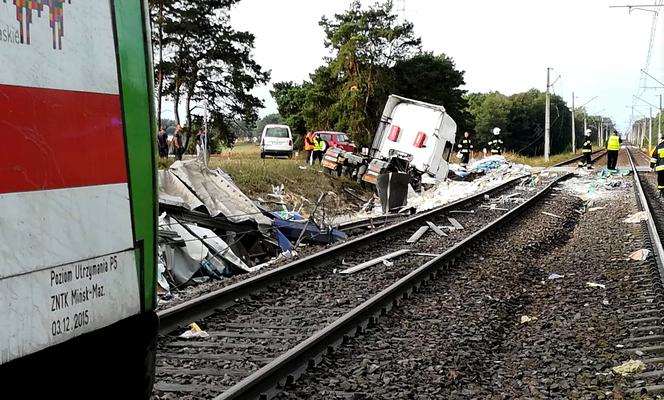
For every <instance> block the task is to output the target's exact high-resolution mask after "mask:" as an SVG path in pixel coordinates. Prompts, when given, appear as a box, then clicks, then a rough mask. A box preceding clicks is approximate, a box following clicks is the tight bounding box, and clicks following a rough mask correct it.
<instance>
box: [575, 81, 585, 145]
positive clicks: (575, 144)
mask: <svg viewBox="0 0 664 400" xmlns="http://www.w3.org/2000/svg"><path fill="white" fill-rule="evenodd" d="M583 133H584V135H585V133H586V131H585V130H584V131H583ZM572 154H576V120H575V119H574V92H572Z"/></svg>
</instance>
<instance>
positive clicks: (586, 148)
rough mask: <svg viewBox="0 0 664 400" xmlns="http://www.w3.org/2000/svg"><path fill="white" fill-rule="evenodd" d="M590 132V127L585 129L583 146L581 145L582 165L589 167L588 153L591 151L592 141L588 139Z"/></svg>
mask: <svg viewBox="0 0 664 400" xmlns="http://www.w3.org/2000/svg"><path fill="white" fill-rule="evenodd" d="M591 134H592V131H591V130H590V129H586V131H585V132H584V134H583V146H581V153H583V165H584V166H586V167H590V163H591V160H590V155H591V154H592V152H593V143H592V142H591V141H590V135H591Z"/></svg>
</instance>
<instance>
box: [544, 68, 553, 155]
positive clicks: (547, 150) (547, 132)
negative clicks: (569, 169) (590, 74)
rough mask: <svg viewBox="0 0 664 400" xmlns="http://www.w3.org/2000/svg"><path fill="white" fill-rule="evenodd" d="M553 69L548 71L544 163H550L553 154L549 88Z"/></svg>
mask: <svg viewBox="0 0 664 400" xmlns="http://www.w3.org/2000/svg"><path fill="white" fill-rule="evenodd" d="M550 73H551V68H547V69H546V110H545V112H544V161H549V154H550V153H551V110H550V108H551V95H550V93H549V86H551V85H550V82H551V76H550Z"/></svg>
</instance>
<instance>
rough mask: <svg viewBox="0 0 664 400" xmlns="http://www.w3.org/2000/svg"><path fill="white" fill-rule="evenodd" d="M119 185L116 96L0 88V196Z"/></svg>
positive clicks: (121, 157) (123, 172) (122, 164)
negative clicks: (25, 192)
mask: <svg viewBox="0 0 664 400" xmlns="http://www.w3.org/2000/svg"><path fill="white" fill-rule="evenodd" d="M63 79H66V78H63ZM123 182H127V168H126V158H125V142H124V131H123V129H122V113H121V109H120V96H118V95H111V94H99V93H87V92H73V91H66V90H54V89H40V88H27V87H19V86H8V85H0V193H12V192H24V191H32V190H47V189H61V188H67V187H78V186H93V185H104V184H113V183H123Z"/></svg>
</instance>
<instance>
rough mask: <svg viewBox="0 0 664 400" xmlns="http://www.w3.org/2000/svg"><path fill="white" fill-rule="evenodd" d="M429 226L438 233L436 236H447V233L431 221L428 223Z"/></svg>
mask: <svg viewBox="0 0 664 400" xmlns="http://www.w3.org/2000/svg"><path fill="white" fill-rule="evenodd" d="M427 225H429V228H431V230H432V231H434V232H436V235H438V236H447V234H446V233H445V232H443V231H442V230H441V229H440V228H439V227H438V226H437V225H436V224H434V223H433V222H431V221H427Z"/></svg>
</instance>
